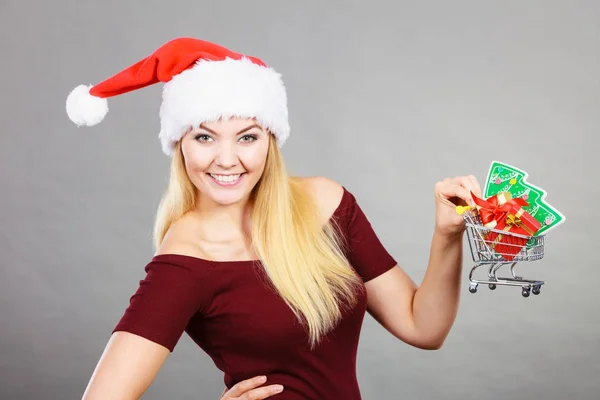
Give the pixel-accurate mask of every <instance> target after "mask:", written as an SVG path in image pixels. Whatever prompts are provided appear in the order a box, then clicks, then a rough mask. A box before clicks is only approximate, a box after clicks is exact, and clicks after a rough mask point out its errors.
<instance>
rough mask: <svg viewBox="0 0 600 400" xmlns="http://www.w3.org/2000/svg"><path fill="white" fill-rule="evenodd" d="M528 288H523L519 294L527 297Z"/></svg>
mask: <svg viewBox="0 0 600 400" xmlns="http://www.w3.org/2000/svg"><path fill="white" fill-rule="evenodd" d="M529 291H530V289H529V288H523V291H522V292H521V294H522V295H523V297H529Z"/></svg>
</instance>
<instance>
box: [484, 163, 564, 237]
mask: <svg viewBox="0 0 600 400" xmlns="http://www.w3.org/2000/svg"><path fill="white" fill-rule="evenodd" d="M528 176H529V175H528V174H527V172H525V171H523V170H521V169H518V168H515V167H513V166H511V165H508V164H505V163H502V162H499V161H492V164H491V165H490V169H489V171H488V175H487V179H486V181H485V190H484V192H483V195H484V197H485V198H486V199H487V198H489V197H492V196H494V195H496V194H498V193H500V192H509V193H510V194H511V195H512V197H513V198H519V197H520V198H522V199H523V200H525V201H527V202H528V203H529V205H528V206H526V207H523V209H524V210H525V211H527V212H528V213H529V214H531V216H533V217H534V218H535V219H537V220H538V221H540V223H541V224H542V226H541V228H540V229H539V230H538V231H537V232H536V233H535V235H534V236H538V235H541V234H545V233H547V232H548V231H550V230H551V229H554V228H556V227H557V226H558V225H560V224H562V223H563V222H564V221H565V216H564V215H563V214H562V213H560V211H558V210H557V209H556V208H554V207H552V206H551V205H550V204H549V203H548V202H547V201H546V200H545V198H546V195H547V193H546V191H545V190H543V189H541V188H539V187H537V186H535V185H532V184H531V183H529V182H527V178H528Z"/></svg>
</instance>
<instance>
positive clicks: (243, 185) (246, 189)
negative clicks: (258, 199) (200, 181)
mask: <svg viewBox="0 0 600 400" xmlns="http://www.w3.org/2000/svg"><path fill="white" fill-rule="evenodd" d="M250 181H251V175H250V174H248V173H244V174H243V175H242V176H241V178H240V180H239V182H237V183H235V184H233V185H232V184H223V183H219V182H216V181H215V180H214V179H213V178H211V177H210V176H209V175H208V174H207V176H206V177H205V185H204V186H205V188H206V190H205V191H203V192H204V193H205V194H206V196H207V197H208V198H210V199H211V201H213V202H215V203H217V204H219V205H222V206H227V205H231V204H235V203H237V202H239V201H242V200H243V199H244V198H246V197H247V196H248V195H249V194H250V192H251V190H252V187H253V185H252V182H250Z"/></svg>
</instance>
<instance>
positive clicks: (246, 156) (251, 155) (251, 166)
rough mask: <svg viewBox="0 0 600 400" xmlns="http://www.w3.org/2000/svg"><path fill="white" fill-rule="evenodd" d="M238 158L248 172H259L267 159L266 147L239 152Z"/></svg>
mask: <svg viewBox="0 0 600 400" xmlns="http://www.w3.org/2000/svg"><path fill="white" fill-rule="evenodd" d="M240 159H241V161H242V163H243V164H244V166H245V167H246V169H247V170H248V171H249V172H261V171H262V170H263V169H264V167H265V162H266V160H267V149H263V148H258V147H257V148H255V149H248V151H246V152H244V153H243V154H241V156H240Z"/></svg>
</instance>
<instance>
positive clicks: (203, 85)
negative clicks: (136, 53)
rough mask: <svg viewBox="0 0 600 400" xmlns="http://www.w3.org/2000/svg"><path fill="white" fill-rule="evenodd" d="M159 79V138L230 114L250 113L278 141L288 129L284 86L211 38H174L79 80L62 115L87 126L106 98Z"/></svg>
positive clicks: (170, 140) (167, 148)
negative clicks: (101, 75)
mask: <svg viewBox="0 0 600 400" xmlns="http://www.w3.org/2000/svg"><path fill="white" fill-rule="evenodd" d="M158 82H163V83H164V87H163V95H162V104H161V107H160V125H161V129H160V133H159V139H160V141H161V144H162V150H163V152H164V153H165V154H167V155H172V154H173V146H174V145H175V143H177V141H179V140H180V139H181V138H182V136H183V135H184V134H185V133H186V132H187V130H188V129H189V128H190V127H194V128H195V127H198V126H199V125H200V124H201V123H203V122H210V121H216V120H219V119H221V118H223V119H227V118H231V117H240V118H256V120H257V121H258V122H259V123H260V124H261V125H262V126H263V128H265V129H268V130H269V131H270V132H271V133H272V134H273V135H274V136H275V137H276V139H277V143H278V145H279V146H282V145H283V143H284V142H285V141H286V139H287V138H288V136H289V134H290V126H289V122H288V110H287V95H286V90H285V87H284V84H283V81H282V79H281V75H280V74H278V73H277V72H276V71H275V70H273V69H272V68H271V67H269V66H267V65H266V64H265V63H264V62H263V61H262V60H260V59H258V58H256V57H251V56H245V55H242V54H239V53H235V52H233V51H231V50H228V49H226V48H224V47H221V46H219V45H217V44H214V43H210V42H206V41H202V40H198V39H194V38H178V39H174V40H171V41H169V42H167V43H166V44H164V45H163V46H161V47H160V48H159V49H157V50H156V51H155V52H154V53H152V54H151V55H150V56H148V57H146V58H144V59H143V60H140V61H138V62H137V63H135V64H133V65H131V66H130V67H127V68H126V69H124V70H122V71H121V72H119V73H117V74H116V75H114V76H112V77H110V78H108V79H106V80H105V81H103V82H100V83H98V84H96V85H87V86H86V85H79V86H78V87H76V88H75V89H73V90H72V91H71V93H70V94H69V95H68V97H67V102H66V108H67V115H68V116H69V118H70V119H71V121H73V122H74V123H75V124H77V125H78V126H93V125H96V124H98V123H99V122H101V121H102V120H103V119H104V117H105V116H106V114H107V112H108V102H107V98H108V97H111V96H117V95H120V94H123V93H127V92H130V91H133V90H136V89H140V88H143V87H146V86H149V85H152V84H155V83H158Z"/></svg>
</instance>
